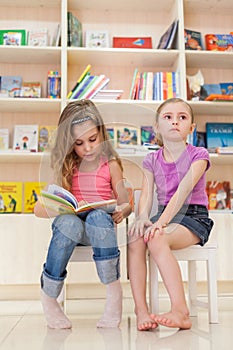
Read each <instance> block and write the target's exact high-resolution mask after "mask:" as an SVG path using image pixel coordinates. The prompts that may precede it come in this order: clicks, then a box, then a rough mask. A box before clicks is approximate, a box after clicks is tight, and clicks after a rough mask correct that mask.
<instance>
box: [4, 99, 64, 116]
mask: <svg viewBox="0 0 233 350" xmlns="http://www.w3.org/2000/svg"><path fill="white" fill-rule="evenodd" d="M0 104H1V112H21V113H25V112H41V113H43V112H54V113H60V111H61V100H60V99H48V98H2V99H0Z"/></svg>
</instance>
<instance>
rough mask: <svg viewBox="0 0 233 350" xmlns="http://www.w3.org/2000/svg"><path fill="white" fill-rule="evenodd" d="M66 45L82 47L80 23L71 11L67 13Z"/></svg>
mask: <svg viewBox="0 0 233 350" xmlns="http://www.w3.org/2000/svg"><path fill="white" fill-rule="evenodd" d="M67 21H68V27H67V30H68V33H67V46H76V47H82V42H83V39H82V23H81V22H80V21H79V20H78V18H77V17H75V16H74V15H73V14H72V12H68V13H67Z"/></svg>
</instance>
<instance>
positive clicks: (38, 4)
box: [1, 0, 62, 8]
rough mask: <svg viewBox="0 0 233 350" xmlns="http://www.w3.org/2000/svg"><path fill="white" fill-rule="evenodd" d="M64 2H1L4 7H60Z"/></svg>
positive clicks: (30, 0)
mask: <svg viewBox="0 0 233 350" xmlns="http://www.w3.org/2000/svg"><path fill="white" fill-rule="evenodd" d="M61 1H62V0H49V1H48V0H1V6H2V7H4V6H6V7H14V8H15V7H36V8H38V7H39V8H40V7H48V8H49V7H58V6H60V4H61Z"/></svg>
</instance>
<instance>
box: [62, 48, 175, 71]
mask: <svg viewBox="0 0 233 350" xmlns="http://www.w3.org/2000/svg"><path fill="white" fill-rule="evenodd" d="M67 53H68V62H69V64H75V65H77V62H79V64H80V65H86V64H87V63H89V64H91V65H92V66H95V65H96V66H103V67H104V66H106V65H111V66H113V65H114V66H122V65H126V66H130V65H132V66H133V67H137V66H139V67H140V66H145V67H146V66H148V67H151V66H155V65H156V66H158V67H166V68H168V67H171V68H172V67H173V66H174V62H175V60H176V59H177V58H178V55H179V52H178V50H153V49H117V48H108V49H87V48H85V47H79V48H67Z"/></svg>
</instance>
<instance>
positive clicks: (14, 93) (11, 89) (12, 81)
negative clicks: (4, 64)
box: [0, 75, 22, 97]
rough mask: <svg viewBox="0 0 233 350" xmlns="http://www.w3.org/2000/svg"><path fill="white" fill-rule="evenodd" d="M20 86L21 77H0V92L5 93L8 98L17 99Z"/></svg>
mask: <svg viewBox="0 0 233 350" xmlns="http://www.w3.org/2000/svg"><path fill="white" fill-rule="evenodd" d="M21 86H22V77H21V76H18V75H2V76H0V91H1V92H6V93H7V94H8V97H19V96H20V90H21Z"/></svg>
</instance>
